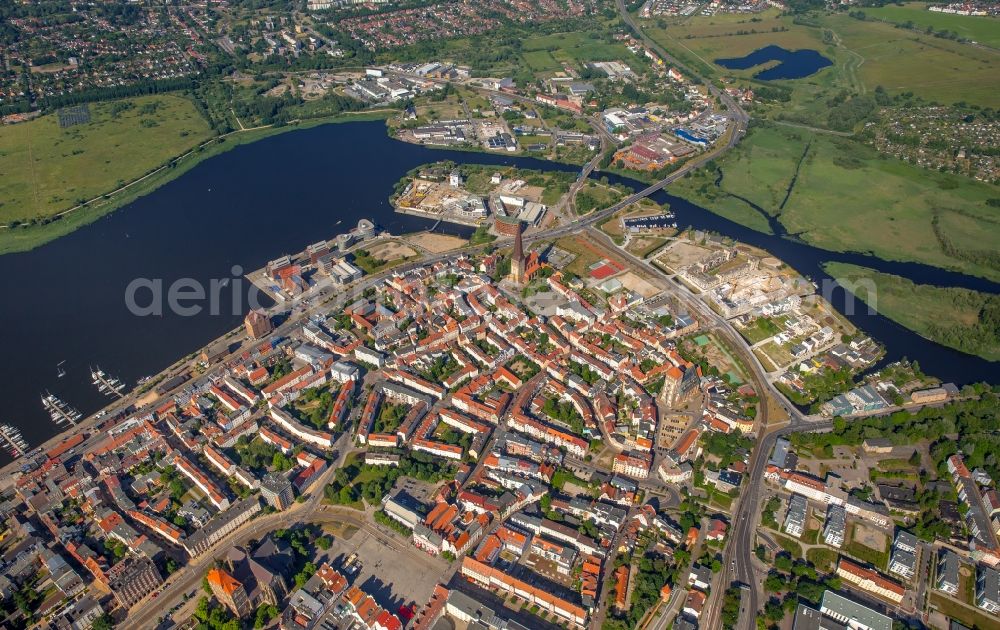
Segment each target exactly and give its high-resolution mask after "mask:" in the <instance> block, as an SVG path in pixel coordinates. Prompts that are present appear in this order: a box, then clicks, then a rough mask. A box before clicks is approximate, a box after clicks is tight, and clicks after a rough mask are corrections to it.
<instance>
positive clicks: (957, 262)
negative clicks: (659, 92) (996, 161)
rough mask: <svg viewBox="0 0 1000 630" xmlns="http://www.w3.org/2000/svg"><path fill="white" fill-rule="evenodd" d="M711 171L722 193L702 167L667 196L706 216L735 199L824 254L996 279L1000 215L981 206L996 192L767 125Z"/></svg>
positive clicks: (735, 207)
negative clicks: (863, 255) (864, 255)
mask: <svg viewBox="0 0 1000 630" xmlns="http://www.w3.org/2000/svg"><path fill="white" fill-rule="evenodd" d="M807 147H808V151H807V150H806V149H807ZM803 153H805V158H804V159H802V156H803ZM800 160H801V167H800V166H799V165H800ZM717 165H718V167H719V168H721V170H722V174H723V179H722V182H721V186H720V187H719V188H715V187H714V179H715V174H713V173H710V172H709V171H707V170H704V169H703V171H702V172H701V173H697V174H695V175H693V176H690V177H686V178H684V179H683V180H681V181H680V182H677V183H676V184H675V185H672V186H671V187H670V192H671V193H672V194H676V195H680V196H682V197H687V198H689V199H691V200H692V201H694V202H696V203H700V204H703V205H705V207H707V208H708V209H710V210H716V203H715V202H716V200H718V199H720V198H722V197H725V196H726V195H727V194H729V195H738V196H739V197H743V198H745V199H747V200H749V201H751V202H752V203H754V204H756V205H758V206H759V207H760V208H761V209H762V210H763V211H764V212H766V213H767V214H770V215H773V216H777V217H778V218H779V220H780V222H781V223H782V225H783V226H784V227H785V229H786V230H787V231H788V232H789V233H791V234H797V235H798V236H799V237H800V238H802V239H803V240H805V241H807V242H809V243H811V244H813V245H816V246H818V247H822V248H824V249H829V250H832V251H860V252H871V253H873V254H875V255H876V256H878V257H880V258H884V259H887V260H910V261H917V262H923V263H926V264H930V265H935V266H938V267H944V268H950V269H957V270H960V271H963V272H966V273H970V274H974V275H980V276H984V277H988V278H992V279H998V278H1000V266H998V263H997V260H996V256H994V255H993V254H992V253H991V251H990V246H988V244H990V243H997V242H1000V218H998V217H997V216H996V212H991V211H990V208H989V206H987V205H986V201H987V200H988V199H991V198H1000V187H997V186H991V185H988V184H982V183H979V182H975V181H971V180H967V179H962V178H958V177H956V176H953V175H947V174H942V173H938V172H936V171H928V170H925V169H922V168H920V167H917V166H911V165H909V164H906V163H904V162H901V161H898V160H894V159H889V158H883V157H881V156H879V155H878V154H877V153H875V152H874V150H873V149H871V148H869V147H867V146H865V145H863V144H861V143H859V142H856V141H853V140H850V139H847V138H840V137H837V136H831V135H829V134H822V133H814V132H810V131H807V130H802V129H793V128H788V127H784V126H779V125H774V124H767V123H763V124H760V125H758V126H755V127H754V128H753V129H752V131H751V133H750V134H749V135H748V136H747V138H746V139H745V140H744V141H743V142H741V143H740V144H739V146H738V147H737V148H736V149H734V150H732V151H730V152H729V153H728V154H726V155H725V156H723V157H722V158H720V159H719V160H717ZM796 169H798V178H797V179H796V181H795V185H794V186H793V187H792V190H791V193H790V194H789V195H788V201H787V202H786V203H785V205H784V207H783V208H782V207H781V204H782V202H783V200H784V197H785V194H786V192H787V190H788V185H789V184H790V182H791V181H792V177H793V176H794V175H795V173H796ZM726 207H727V209H728V211H729V212H728V213H724V214H725V215H726V216H728V217H729V218H732V219H733V220H736V221H738V222H740V223H743V224H745V225H748V226H750V227H754V228H757V226H758V224H759V221H760V214H759V212H758V211H757V210H754V209H752V208H751V207H750V206H749V205H748V204H746V203H745V202H742V201H739V200H737V199H734V198H733V197H726ZM755 217H756V218H755Z"/></svg>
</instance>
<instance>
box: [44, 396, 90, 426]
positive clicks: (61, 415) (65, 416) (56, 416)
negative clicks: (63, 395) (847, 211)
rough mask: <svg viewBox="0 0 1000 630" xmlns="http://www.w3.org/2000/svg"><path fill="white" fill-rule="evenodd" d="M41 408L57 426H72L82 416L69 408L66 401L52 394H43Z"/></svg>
mask: <svg viewBox="0 0 1000 630" xmlns="http://www.w3.org/2000/svg"><path fill="white" fill-rule="evenodd" d="M42 407H44V408H45V411H47V412H49V417H50V418H52V422H55V423H56V424H57V425H63V424H68V425H70V426H73V425H75V424H76V423H77V421H78V420H79V419H80V418H82V417H83V414H82V413H80V412H79V411H77V410H76V409H74V408H73V407H72V406H70V404H69V403H67V402H66V401H64V400H62V399H60V398H58V397H56V396H55V395H54V394H51V393H49V392H45V395H44V396H42Z"/></svg>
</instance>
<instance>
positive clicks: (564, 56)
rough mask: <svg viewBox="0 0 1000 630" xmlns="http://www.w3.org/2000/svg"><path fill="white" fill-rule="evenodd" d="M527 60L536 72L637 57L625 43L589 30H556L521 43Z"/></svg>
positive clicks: (628, 59) (626, 60) (523, 54)
mask: <svg viewBox="0 0 1000 630" xmlns="http://www.w3.org/2000/svg"><path fill="white" fill-rule="evenodd" d="M521 50H522V54H521V56H522V57H523V58H524V62H525V63H526V64H527V65H528V67H530V68H531V69H532V70H534V71H536V72H553V71H559V70H562V64H563V63H568V64H573V65H578V64H583V63H587V62H590V61H609V60H614V59H620V60H622V61H625V62H626V63H627V62H629V61H630V60H632V59H634V58H635V56H634V55H633V54H632V53H631V52H629V50H628V48H626V47H625V46H624V45H623V44H619V43H617V42H616V43H608V42H607V41H606V40H604V39H602V38H594V37H591V35H590V34H589V33H555V34H552V35H536V36H534V37H529V38H527V39H525V40H524V42H523V43H522V45H521Z"/></svg>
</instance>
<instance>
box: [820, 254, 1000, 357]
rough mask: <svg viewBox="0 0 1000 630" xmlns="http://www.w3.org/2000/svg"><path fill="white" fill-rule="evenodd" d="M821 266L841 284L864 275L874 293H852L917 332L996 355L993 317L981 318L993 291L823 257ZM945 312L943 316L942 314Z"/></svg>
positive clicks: (998, 344) (999, 340) (999, 348)
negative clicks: (935, 283)
mask: <svg viewBox="0 0 1000 630" xmlns="http://www.w3.org/2000/svg"><path fill="white" fill-rule="evenodd" d="M826 271H827V273H829V274H830V275H831V276H833V277H834V278H835V279H837V280H838V281H842V284H847V283H857V281H858V280H867V281H870V284H871V286H873V287H874V289H875V294H874V297H873V296H871V295H869V291H868V290H867V289H865V288H862V287H861V286H859V288H858V290H857V291H856V295H857V297H859V298H861V299H862V300H864V301H865V302H866V303H868V304H869V305H871V306H873V308H875V309H876V310H878V311H879V312H880V313H882V314H883V315H885V316H886V317H888V318H889V319H891V320H893V321H895V322H898V323H899V324H902V325H903V326H906V327H907V328H909V329H910V330H912V331H914V332H916V333H918V334H920V335H921V336H923V337H926V338H928V339H930V340H932V341H936V342H938V343H940V344H943V345H946V346H949V347H952V348H955V349H957V350H961V351H962V352H967V353H969V354H976V355H979V356H981V357H983V358H985V359H989V360H991V361H997V360H1000V335H998V331H997V330H996V325H995V322H993V323H990V322H989V321H988V320H987V321H984V320H985V319H986V317H985V313H984V309H985V307H986V306H987V304H989V303H992V302H998V301H1000V300H998V298H997V297H996V296H991V295H987V294H985V293H980V292H978V291H970V290H968V289H958V288H954V287H952V288H943V287H936V286H932V285H927V284H914V283H913V282H911V281H910V280H907V279H906V278H900V277H898V276H893V275H890V274H885V273H879V272H877V271H874V270H872V269H867V268H865V267H858V266H855V265H848V264H843V263H828V264H827V265H826ZM843 281H846V282H843ZM993 308H994V310H995V309H996V308H997V306H994V307H993ZM945 313H947V317H942V315H943V314H945Z"/></svg>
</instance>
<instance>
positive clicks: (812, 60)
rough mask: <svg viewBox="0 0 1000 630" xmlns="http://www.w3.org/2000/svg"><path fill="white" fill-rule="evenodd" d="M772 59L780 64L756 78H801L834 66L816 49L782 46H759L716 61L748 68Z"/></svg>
mask: <svg viewBox="0 0 1000 630" xmlns="http://www.w3.org/2000/svg"><path fill="white" fill-rule="evenodd" d="M772 61H777V62H779V63H778V65H776V66H774V67H772V68H768V69H766V70H762V71H760V72H758V73H757V74H755V75H754V78H755V79H760V80H761V81H771V80H773V79H801V78H803V77H808V76H809V75H811V74H815V73H817V72H819V71H820V70H822V69H823V68H826V67H827V66H832V65H833V62H832V61H830V60H829V59H827V58H826V57H824V56H823V55H821V54H819V52H817V51H815V50H809V49H806V48H804V49H801V50H786V49H784V48H782V47H781V46H773V45H772V46H765V47H764V48H758V49H757V50H755V51H753V52H752V53H750V54H749V55H746V56H745V57H733V58H729V59H716V60H715V63H716V64H718V65H720V66H722V67H723V68H729V69H730V70H747V69H748V68H753V67H755V66H759V65H762V64H766V63H770V62H772Z"/></svg>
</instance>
